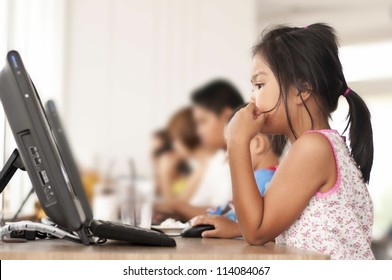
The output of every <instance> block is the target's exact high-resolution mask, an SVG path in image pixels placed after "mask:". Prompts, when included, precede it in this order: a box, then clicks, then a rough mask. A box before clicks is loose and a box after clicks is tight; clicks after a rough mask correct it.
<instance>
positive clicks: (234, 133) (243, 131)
mask: <svg viewBox="0 0 392 280" xmlns="http://www.w3.org/2000/svg"><path fill="white" fill-rule="evenodd" d="M265 118H266V116H265V114H262V113H261V112H260V110H259V109H258V108H257V107H256V105H255V104H254V103H253V102H250V103H249V104H248V105H247V106H246V107H244V108H242V109H240V110H239V111H238V112H237V113H236V114H235V115H234V117H233V118H232V119H231V121H230V122H229V124H228V126H227V143H228V144H230V143H237V142H241V143H244V142H245V143H247V142H250V140H251V139H252V138H253V137H254V136H255V135H256V134H257V133H258V132H259V131H260V129H261V128H262V126H263V124H264V122H265Z"/></svg>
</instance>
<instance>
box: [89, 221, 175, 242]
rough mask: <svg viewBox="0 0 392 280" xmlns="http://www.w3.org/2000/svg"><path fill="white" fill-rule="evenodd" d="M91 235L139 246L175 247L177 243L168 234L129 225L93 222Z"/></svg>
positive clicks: (91, 223)
mask: <svg viewBox="0 0 392 280" xmlns="http://www.w3.org/2000/svg"><path fill="white" fill-rule="evenodd" d="M89 228H90V231H91V233H92V234H93V235H94V236H96V237H99V238H104V239H112V240H119V241H126V242H130V243H133V244H138V245H149V246H164V247H175V246H176V241H175V240H174V239H173V238H170V237H169V236H167V235H166V234H163V233H160V232H157V231H154V230H150V229H145V228H140V227H135V226H131V225H127V224H122V223H116V222H108V221H102V220H92V221H91V222H90V226H89Z"/></svg>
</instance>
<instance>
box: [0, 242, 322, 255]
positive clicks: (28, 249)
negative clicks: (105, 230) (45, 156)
mask: <svg viewBox="0 0 392 280" xmlns="http://www.w3.org/2000/svg"><path fill="white" fill-rule="evenodd" d="M176 242H177V247H173V248H164V247H142V246H130V245H127V244H124V243H120V242H108V243H106V244H104V245H100V246H84V245H81V244H76V243H72V242H70V241H65V240H36V241H29V242H25V243H5V242H2V241H0V259H1V260H7V259H69V260H72V259H78V260H81V259H88V260H93V259H101V260H102V259H104V260H108V259H138V260H146V259H149V260H154V259H169V260H170V259H175V260H181V259H207V260H213V259H223V260H230V259H271V260H276V259H329V256H328V255H323V254H320V253H317V252H311V251H304V250H300V249H296V248H293V247H288V246H285V245H281V244H275V243H268V244H266V245H264V246H251V245H248V244H247V243H246V242H245V241H244V240H234V239H205V238H181V237H178V238H176Z"/></svg>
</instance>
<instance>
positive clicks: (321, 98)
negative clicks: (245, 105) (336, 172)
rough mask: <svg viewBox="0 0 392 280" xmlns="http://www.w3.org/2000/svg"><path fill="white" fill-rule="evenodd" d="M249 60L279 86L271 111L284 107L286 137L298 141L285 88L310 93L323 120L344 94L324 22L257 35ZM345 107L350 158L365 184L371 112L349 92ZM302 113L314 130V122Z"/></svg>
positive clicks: (333, 39)
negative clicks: (262, 65)
mask: <svg viewBox="0 0 392 280" xmlns="http://www.w3.org/2000/svg"><path fill="white" fill-rule="evenodd" d="M253 55H261V56H262V57H263V58H264V59H265V60H266V62H267V63H268V65H269V67H270V68H271V70H272V72H273V73H274V75H275V77H276V79H277V80H278V83H279V87H280V98H279V101H278V103H277V104H276V106H275V108H276V107H278V106H279V104H280V103H283V105H284V106H285V110H286V118H287V122H288V125H289V127H290V129H291V132H292V133H293V134H294V136H295V137H297V136H298V135H297V133H296V131H295V130H294V128H293V125H292V122H291V119H290V114H289V112H288V110H289V109H288V104H287V96H288V92H289V87H290V86H294V87H295V88H296V89H297V90H298V94H299V96H301V95H300V93H301V92H303V91H309V92H311V93H312V94H313V95H314V96H315V97H317V98H315V100H316V102H318V106H319V107H320V110H321V112H322V113H323V115H324V116H325V117H326V118H330V117H331V113H332V112H333V111H335V110H336V107H337V105H338V100H339V97H340V96H341V95H343V94H344V93H345V92H346V90H347V88H348V87H347V83H346V80H345V78H344V75H343V69H342V65H341V63H340V60H339V55H338V40H337V36H336V34H335V30H334V29H333V28H332V27H330V26H328V25H326V24H323V23H316V24H312V25H309V26H307V27H304V28H298V27H289V26H278V27H276V28H273V29H271V30H269V31H267V33H265V34H264V35H263V36H262V39H261V40H260V41H259V42H258V43H257V44H256V45H255V46H254V48H253ZM345 97H346V99H347V102H348V104H349V112H348V115H347V120H348V123H347V127H346V129H347V128H350V129H349V138H350V146H351V155H352V156H353V158H354V160H355V161H356V163H357V165H358V167H359V168H360V170H361V172H362V176H363V179H364V181H365V182H369V178H370V171H371V169H372V165H373V131H372V125H371V122H370V112H369V109H368V108H367V106H366V104H365V102H364V101H363V100H362V98H361V97H360V96H359V95H358V94H357V93H356V92H354V91H353V90H349V92H348V93H347V94H345ZM303 104H304V106H305V109H306V110H307V112H308V114H309V117H310V120H311V123H312V128H313V118H312V115H311V113H310V111H309V109H308V107H307V106H306V103H305V102H303Z"/></svg>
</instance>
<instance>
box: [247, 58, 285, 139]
mask: <svg viewBox="0 0 392 280" xmlns="http://www.w3.org/2000/svg"><path fill="white" fill-rule="evenodd" d="M251 82H252V89H253V90H252V91H253V95H252V98H251V101H253V102H254V103H255V104H256V106H257V107H258V108H259V109H260V110H261V112H268V113H266V115H267V119H266V122H265V124H264V126H263V128H262V129H261V131H260V132H261V133H263V134H285V133H286V128H287V120H286V113H285V108H284V105H283V104H282V103H279V104H278V102H279V96H280V89H279V84H278V81H277V79H276V78H275V75H274V73H273V72H272V70H271V69H270V68H269V66H268V64H267V63H266V62H265V60H264V59H263V57H262V56H261V55H255V56H254V58H253V62H252V78H251ZM290 96H291V94H289V96H288V99H289V100H288V104H290V103H291V102H290ZM289 107H290V106H289ZM270 110H272V111H270ZM289 111H291V110H290V109H289Z"/></svg>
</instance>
